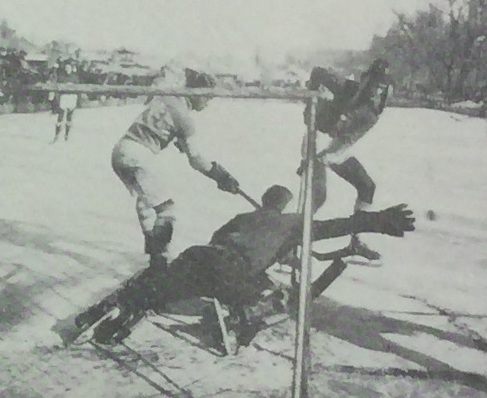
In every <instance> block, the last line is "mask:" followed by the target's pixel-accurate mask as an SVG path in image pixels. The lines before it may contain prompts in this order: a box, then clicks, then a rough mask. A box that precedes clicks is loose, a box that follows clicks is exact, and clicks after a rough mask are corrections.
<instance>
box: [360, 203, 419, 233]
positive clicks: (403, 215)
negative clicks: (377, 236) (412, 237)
mask: <svg viewBox="0 0 487 398" xmlns="http://www.w3.org/2000/svg"><path fill="white" fill-rule="evenodd" d="M412 215H413V212H412V211H411V210H407V205H406V204H404V203H403V204H400V205H397V206H393V207H389V208H387V209H385V210H382V211H379V212H366V211H359V212H357V213H355V214H354V215H353V216H352V217H353V222H354V232H356V233H358V232H378V233H381V234H386V235H391V236H399V237H401V236H404V232H405V231H414V221H415V219H414V218H413V217H411V216H412Z"/></svg>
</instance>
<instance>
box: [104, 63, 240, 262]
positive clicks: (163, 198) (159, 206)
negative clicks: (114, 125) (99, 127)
mask: <svg viewBox="0 0 487 398" xmlns="http://www.w3.org/2000/svg"><path fill="white" fill-rule="evenodd" d="M185 79H186V86H187V87H191V88H197V87H212V86H214V85H215V83H214V79H213V78H212V77H211V76H209V75H207V74H205V73H199V72H196V71H194V70H192V69H186V70H185ZM207 102H208V98H205V97H196V96H195V97H190V98H188V99H187V98H181V97H168V96H165V97H154V98H153V99H152V100H151V101H150V102H149V103H148V106H147V108H146V109H145V110H144V111H143V112H142V113H141V114H140V115H139V116H138V117H137V119H136V120H135V121H134V123H133V124H132V125H131V126H130V128H129V129H128V131H127V132H126V133H125V134H124V135H123V137H122V138H121V139H120V140H119V141H118V142H117V144H116V145H115V147H114V149H113V152H112V166H113V170H114V171H115V173H116V174H117V175H118V177H119V178H120V179H121V180H122V182H123V183H124V184H125V186H126V187H127V189H128V190H129V191H130V193H131V194H133V195H134V196H136V198H137V199H136V211H137V215H138V217H139V222H140V226H141V228H142V232H143V233H144V238H145V252H146V253H147V254H149V255H150V264H151V265H152V266H162V267H164V266H165V264H166V262H167V258H166V257H167V247H168V244H169V242H170V241H171V238H172V234H173V223H174V220H175V218H174V209H173V208H174V202H173V200H172V199H171V197H170V196H169V195H170V193H169V192H167V191H166V189H165V188H164V185H163V181H160V177H159V176H158V174H157V171H156V167H155V164H154V162H155V156H156V155H157V154H159V153H160V152H161V151H163V150H164V149H165V148H166V147H167V146H168V145H169V144H170V143H171V142H173V143H174V144H175V146H176V147H177V148H178V149H179V150H180V151H181V152H182V153H184V154H185V155H186V156H187V158H188V160H189V164H190V165H191V167H193V168H194V169H195V170H197V171H199V172H201V173H202V174H204V175H205V176H207V177H209V178H211V179H213V180H215V181H216V182H217V184H218V188H220V189H221V190H223V191H227V192H231V193H237V191H238V187H239V184H238V182H237V180H235V178H233V177H232V176H231V175H230V174H229V173H228V172H227V171H226V170H225V169H224V168H223V167H222V166H220V165H219V164H218V163H216V162H211V161H209V160H207V159H206V158H205V157H204V156H202V154H200V153H199V152H198V150H197V148H196V146H195V143H194V135H195V133H196V130H195V126H194V123H193V119H192V117H191V112H190V111H191V110H194V111H201V110H203V109H204V108H205V107H206V105H207Z"/></svg>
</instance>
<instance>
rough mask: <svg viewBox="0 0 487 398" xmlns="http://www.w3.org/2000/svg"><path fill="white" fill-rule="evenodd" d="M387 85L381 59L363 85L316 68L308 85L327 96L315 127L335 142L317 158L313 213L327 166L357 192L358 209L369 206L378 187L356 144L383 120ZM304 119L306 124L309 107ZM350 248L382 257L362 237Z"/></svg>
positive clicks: (320, 105)
mask: <svg viewBox="0 0 487 398" xmlns="http://www.w3.org/2000/svg"><path fill="white" fill-rule="evenodd" d="M389 86H390V81H389V77H388V63H387V61H385V60H383V59H376V60H375V61H374V62H373V63H372V64H371V65H370V67H369V68H368V70H367V71H366V72H364V73H363V74H362V76H361V79H360V82H356V81H353V80H348V79H345V80H344V79H340V78H339V77H338V76H337V75H336V74H334V73H333V72H331V71H329V70H327V69H324V68H321V67H315V68H314V69H313V70H312V72H311V76H310V79H309V80H308V82H307V87H308V88H309V89H310V90H319V91H321V92H322V93H323V98H320V99H319V100H318V105H317V109H316V129H317V130H318V131H320V132H321V133H324V134H328V135H329V137H330V138H331V141H330V143H329V145H328V147H327V148H326V149H324V150H323V151H321V152H319V153H318V154H317V162H316V168H315V181H314V187H315V188H314V189H315V203H314V206H315V210H318V209H319V208H320V207H321V205H322V204H323V203H324V202H325V200H326V171H325V170H326V167H329V168H330V169H332V170H333V171H334V172H335V173H336V174H337V175H339V176H340V177H341V178H343V179H344V180H346V181H347V182H348V183H350V184H351V185H353V187H354V188H355V189H356V190H357V199H356V202H355V211H360V210H366V209H369V208H370V205H371V204H372V201H373V198H374V192H375V187H376V186H375V183H374V181H373V180H372V178H371V177H370V176H369V175H368V173H367V171H366V170H365V168H364V167H363V166H362V164H361V163H360V162H359V161H358V160H357V158H355V157H354V156H353V153H352V151H353V144H355V143H356V142H357V141H358V140H359V139H360V138H362V137H363V136H364V135H365V134H366V133H367V132H368V131H369V130H370V129H371V128H372V127H374V125H375V124H376V123H377V121H378V120H379V116H380V114H381V113H382V111H383V110H384V107H385V103H386V99H387V95H388V91H389ZM304 117H305V123H306V124H308V123H309V108H308V107H306V109H305V112H304ZM300 169H302V168H300ZM349 248H350V253H351V254H357V255H360V256H362V257H365V258H367V259H369V260H378V259H380V254H379V253H377V252H376V251H373V250H371V249H369V248H368V247H367V246H366V245H365V244H364V243H363V242H361V240H360V239H359V236H358V234H352V239H351V242H350V247H349Z"/></svg>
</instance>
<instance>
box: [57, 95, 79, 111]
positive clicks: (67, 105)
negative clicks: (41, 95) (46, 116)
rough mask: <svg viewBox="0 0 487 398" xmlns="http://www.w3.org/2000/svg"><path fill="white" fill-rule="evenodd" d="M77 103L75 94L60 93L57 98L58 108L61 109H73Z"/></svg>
mask: <svg viewBox="0 0 487 398" xmlns="http://www.w3.org/2000/svg"><path fill="white" fill-rule="evenodd" d="M77 104H78V95H77V94H61V97H60V98H59V108H61V109H63V110H67V109H74V108H76V105H77Z"/></svg>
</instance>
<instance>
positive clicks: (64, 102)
mask: <svg viewBox="0 0 487 398" xmlns="http://www.w3.org/2000/svg"><path fill="white" fill-rule="evenodd" d="M56 78H57V82H58V83H79V79H78V76H77V74H76V73H75V72H74V71H73V65H72V64H71V63H69V62H67V63H65V64H64V70H63V71H61V72H60V73H58V75H57V77H56ZM77 104H78V94H60V95H59V97H58V100H57V104H56V105H57V106H56V107H55V108H54V109H55V110H56V111H57V121H56V130H55V133H54V139H53V141H52V143H55V142H57V140H58V139H59V136H60V135H61V131H62V129H63V125H64V141H67V140H68V138H69V131H70V130H71V127H72V123H73V114H74V110H75V109H76V106H77Z"/></svg>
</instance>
